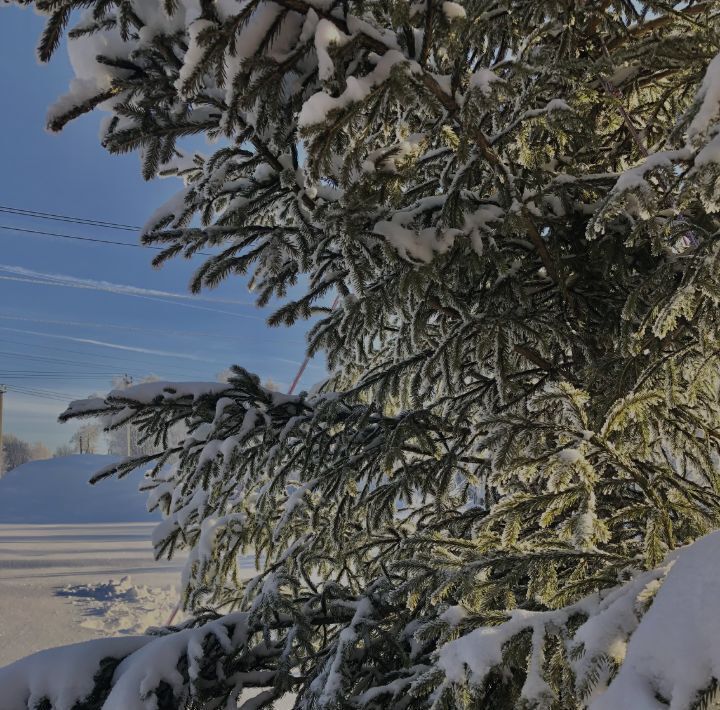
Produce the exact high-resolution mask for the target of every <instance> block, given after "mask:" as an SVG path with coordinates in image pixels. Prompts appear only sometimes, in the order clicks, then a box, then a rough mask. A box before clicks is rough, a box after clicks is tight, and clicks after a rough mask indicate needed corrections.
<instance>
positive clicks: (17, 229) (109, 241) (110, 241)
mask: <svg viewBox="0 0 720 710" xmlns="http://www.w3.org/2000/svg"><path fill="white" fill-rule="evenodd" d="M0 229H4V230H5V231H6V232H24V233H25V234H35V235H41V236H43V237H57V238H58V239H74V240H76V241H79V242H94V243H96V244H110V245H112V246H118V247H132V248H133V249H152V250H154V251H163V250H164V249H165V247H154V246H145V245H143V244H133V243H132V242H120V241H115V240H113V239H99V238H98V237H81V236H79V235H77V234H62V233H60V232H46V231H44V230H42V229H25V228H23V227H11V226H9V225H7V224H0ZM196 253H197V254H202V255H203V256H212V254H207V253H205V252H196Z"/></svg>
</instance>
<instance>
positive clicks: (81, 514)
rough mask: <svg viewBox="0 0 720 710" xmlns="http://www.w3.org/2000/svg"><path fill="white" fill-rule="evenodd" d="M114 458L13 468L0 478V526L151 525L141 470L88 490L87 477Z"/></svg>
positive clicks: (57, 460) (85, 457)
mask: <svg viewBox="0 0 720 710" xmlns="http://www.w3.org/2000/svg"><path fill="white" fill-rule="evenodd" d="M120 460H121V459H120V458H119V457H117V456H101V455H95V454H86V455H83V456H80V455H78V456H65V457H58V458H54V459H47V460H44V461H31V462H29V463H26V464H23V465H22V466H18V467H17V468H15V469H13V470H12V471H10V472H8V474H7V475H6V476H5V477H4V478H2V479H0V524H17V523H26V524H31V523H32V524H60V523H135V522H152V521H153V520H155V519H157V518H159V514H151V513H148V512H147V506H146V494H145V493H142V492H141V491H140V490H139V485H140V483H141V482H142V480H143V477H142V472H141V471H134V472H133V473H131V474H130V475H129V476H126V477H124V478H122V479H119V480H118V479H116V478H112V479H109V480H106V481H103V482H102V483H100V484H98V485H95V486H92V485H90V483H89V480H90V478H91V476H92V475H93V474H94V473H97V471H99V470H100V469H102V468H104V467H106V466H109V465H110V464H113V463H116V462H117V461H120Z"/></svg>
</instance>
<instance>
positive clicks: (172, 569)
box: [0, 523, 182, 666]
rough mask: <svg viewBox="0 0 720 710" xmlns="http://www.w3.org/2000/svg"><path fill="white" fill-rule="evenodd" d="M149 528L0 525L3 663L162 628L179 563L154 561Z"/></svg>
mask: <svg viewBox="0 0 720 710" xmlns="http://www.w3.org/2000/svg"><path fill="white" fill-rule="evenodd" d="M152 528H153V524H152V523H145V524H143V523H125V524H112V525H108V524H85V525H0V666H3V665H6V664H7V663H10V662H12V661H14V660H17V659H18V658H22V657H23V656H26V655H28V654H29V653H33V652H35V651H39V650H41V649H45V648H49V647H51V646H58V645H62V644H67V643H74V642H76V641H82V640H85V639H91V638H99V637H102V636H108V635H117V634H122V633H141V632H142V631H143V630H144V629H145V628H146V627H147V626H152V625H157V624H162V623H165V622H166V621H167V619H168V616H169V614H170V613H171V611H172V609H173V607H174V605H175V603H176V601H177V599H178V595H177V591H176V589H177V582H178V579H179V571H180V568H181V566H182V561H179V562H175V561H173V562H172V563H168V562H155V561H154V560H153V555H152V547H151V545H150V533H151V531H152ZM124 577H129V579H123V578H124ZM111 580H114V581H113V582H111Z"/></svg>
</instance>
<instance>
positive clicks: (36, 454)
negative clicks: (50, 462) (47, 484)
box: [30, 441, 52, 461]
mask: <svg viewBox="0 0 720 710" xmlns="http://www.w3.org/2000/svg"><path fill="white" fill-rule="evenodd" d="M51 456H52V454H51V453H50V449H48V447H47V446H45V444H43V443H42V441H36V442H35V443H33V444H31V445H30V460H31V461H41V460H42V459H49V458H51Z"/></svg>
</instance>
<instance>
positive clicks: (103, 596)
mask: <svg viewBox="0 0 720 710" xmlns="http://www.w3.org/2000/svg"><path fill="white" fill-rule="evenodd" d="M116 460H117V459H116V458H114V457H110V456H68V457H65V458H57V459H49V460H47V461H33V462H31V463H28V464H25V465H23V466H20V467H18V468H17V469H14V470H13V471H11V472H10V473H8V474H7V476H5V477H4V478H2V479H0V668H2V667H3V666H6V665H7V664H9V663H12V662H13V661H16V660H18V659H20V658H24V657H25V656H28V655H29V654H31V653H35V652H36V651H41V650H44V649H47V648H52V647H54V646H62V645H66V644H71V643H76V642H78V641H85V640H89V639H95V638H102V637H107V636H118V635H137V634H142V633H143V632H144V631H145V629H147V628H148V627H149V626H157V625H161V624H165V623H167V622H168V619H169V617H170V615H171V614H172V612H173V610H174V609H175V606H176V604H177V601H178V599H179V584H178V583H179V580H180V572H181V570H182V567H183V563H184V559H183V558H182V557H178V558H176V559H174V560H172V561H170V562H167V561H162V562H157V561H155V560H154V558H153V551H152V545H151V542H150V539H151V534H152V530H153V528H154V526H155V524H156V523H157V522H158V521H159V517H160V516H159V515H158V514H148V513H147V511H146V508H145V500H146V494H145V493H141V492H139V491H138V486H139V485H140V483H141V481H142V475H141V474H140V472H136V473H133V474H131V475H130V476H128V477H126V478H123V479H122V480H119V481H118V480H116V479H107V480H104V481H101V482H100V483H98V484H97V485H95V486H91V485H89V484H88V480H89V479H90V477H91V476H92V475H93V474H94V473H95V472H97V471H98V470H99V469H101V468H103V467H105V466H107V465H108V464H110V463H113V462H114V461H116ZM247 563H248V575H249V574H250V573H251V569H252V559H251V558H248V560H247ZM175 618H176V620H178V619H179V618H181V615H180V616H177V617H175ZM291 706H292V701H291V700H289V699H287V700H286V699H283V700H281V701H280V702H279V703H278V708H279V709H280V710H287V708H290V707H291ZM0 708H2V702H1V699H0Z"/></svg>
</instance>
